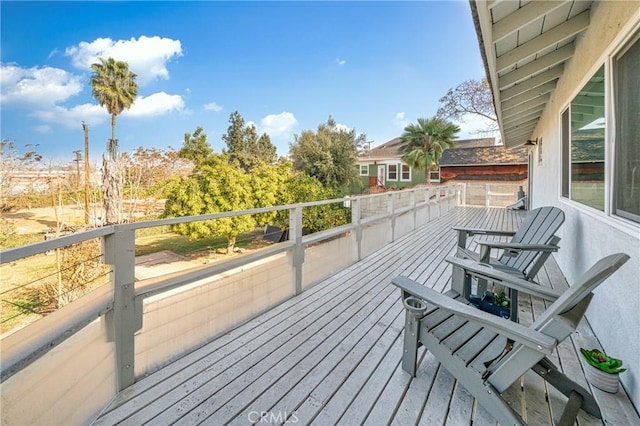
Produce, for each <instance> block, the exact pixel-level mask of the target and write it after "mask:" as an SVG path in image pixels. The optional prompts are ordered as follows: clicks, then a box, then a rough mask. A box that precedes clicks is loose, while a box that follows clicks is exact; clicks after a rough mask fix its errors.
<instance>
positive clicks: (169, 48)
mask: <svg viewBox="0 0 640 426" xmlns="http://www.w3.org/2000/svg"><path fill="white" fill-rule="evenodd" d="M65 55H67V56H70V57H71V60H72V63H73V65H74V66H75V67H77V68H80V69H89V68H90V67H91V64H94V63H96V62H98V57H102V58H105V59H106V58H108V57H113V58H114V59H116V60H118V61H125V62H127V63H128V64H129V69H130V70H131V71H133V72H134V73H136V74H137V75H138V78H137V81H138V84H140V85H144V84H146V83H149V82H151V81H153V80H155V79H157V78H163V79H168V78H169V71H168V70H167V67H166V65H167V62H168V61H169V60H171V59H172V58H174V57H177V56H182V45H181V43H180V40H173V39H170V38H166V37H162V38H161V37H158V36H153V37H147V36H140V38H138V39H136V38H133V37H132V38H131V39H129V40H117V41H114V40H111V39H110V38H97V39H95V40H94V41H92V42H86V41H82V42H80V43H79V44H78V45H77V46H72V47H68V48H67V49H66V50H65Z"/></svg>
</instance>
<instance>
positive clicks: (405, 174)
mask: <svg viewBox="0 0 640 426" xmlns="http://www.w3.org/2000/svg"><path fill="white" fill-rule="evenodd" d="M400 172H401V173H402V174H401V175H400V180H403V181H410V180H411V167H409V166H408V165H406V164H403V165H402V166H401V170H400Z"/></svg>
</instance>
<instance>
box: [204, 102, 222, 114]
mask: <svg viewBox="0 0 640 426" xmlns="http://www.w3.org/2000/svg"><path fill="white" fill-rule="evenodd" d="M202 106H203V107H204V109H206V110H207V111H215V112H220V111H222V105H218V104H217V103H215V102H209V103H208V104H204V105H202Z"/></svg>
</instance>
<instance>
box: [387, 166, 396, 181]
mask: <svg viewBox="0 0 640 426" xmlns="http://www.w3.org/2000/svg"><path fill="white" fill-rule="evenodd" d="M391 167H395V171H393V172H392V171H391ZM391 173H394V175H395V177H391ZM387 180H389V181H392V182H397V181H398V163H391V164H387Z"/></svg>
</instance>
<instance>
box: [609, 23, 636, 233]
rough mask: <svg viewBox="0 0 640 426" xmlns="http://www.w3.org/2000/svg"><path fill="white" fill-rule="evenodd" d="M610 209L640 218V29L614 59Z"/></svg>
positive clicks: (628, 217)
mask: <svg viewBox="0 0 640 426" xmlns="http://www.w3.org/2000/svg"><path fill="white" fill-rule="evenodd" d="M613 78H614V80H613V83H614V94H613V95H614V103H613V105H614V114H615V129H616V133H615V134H616V138H615V145H614V146H615V154H614V157H615V158H614V161H615V163H614V168H613V174H614V179H613V213H614V214H616V215H619V216H622V217H625V218H627V219H630V220H633V221H635V222H640V85H639V84H638V82H640V33H639V34H636V36H635V38H634V39H632V41H631V42H630V43H629V44H628V45H627V46H625V48H623V49H622V51H621V52H620V53H619V54H618V56H617V57H616V58H614V62H613Z"/></svg>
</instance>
